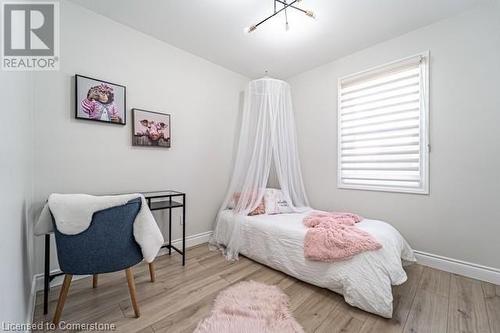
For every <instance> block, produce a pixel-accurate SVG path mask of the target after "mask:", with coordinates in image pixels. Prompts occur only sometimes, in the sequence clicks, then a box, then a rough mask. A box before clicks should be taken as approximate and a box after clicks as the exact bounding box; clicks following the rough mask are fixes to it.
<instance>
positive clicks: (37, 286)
mask: <svg viewBox="0 0 500 333" xmlns="http://www.w3.org/2000/svg"><path fill="white" fill-rule="evenodd" d="M211 235H212V231H206V232H202V233H199V234H195V235H191V236H187V237H186V248H190V247H193V246H196V245H199V244H203V243H207V242H208V241H209V239H210V236H211ZM172 245H174V246H175V247H177V248H178V249H181V248H180V247H181V246H182V238H179V239H174V240H172ZM165 253H166V249H161V250H160V252H159V253H158V255H160V256H161V255H164V254H165ZM60 272H61V270H59V269H55V270H52V271H51V272H50V273H51V274H57V273H60ZM86 277H88V276H87V275H79V276H75V277H74V278H73V279H74V280H78V279H83V278H86ZM62 280H63V279H62V277H57V278H55V279H54V280H53V281H52V282H51V284H50V286H51V287H53V286H58V285H61V284H62ZM32 288H34V291H33V290H32V294H33V295H35V294H36V292H38V291H40V290H43V273H39V274H35V275H34V276H33V286H32ZM33 298H34V297H33Z"/></svg>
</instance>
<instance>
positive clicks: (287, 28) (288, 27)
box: [285, 22, 290, 31]
mask: <svg viewBox="0 0 500 333" xmlns="http://www.w3.org/2000/svg"><path fill="white" fill-rule="evenodd" d="M285 29H286V31H288V30H290V24H288V22H286V27H285Z"/></svg>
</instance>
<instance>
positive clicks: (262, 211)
mask: <svg viewBox="0 0 500 333" xmlns="http://www.w3.org/2000/svg"><path fill="white" fill-rule="evenodd" d="M240 197H241V193H240V192H236V193H234V194H233V199H232V200H231V201H230V202H229V204H228V208H229V209H234V207H236V205H237V204H238V201H239V200H240ZM265 213H266V207H265V205H264V199H262V200H261V202H260V204H259V205H258V206H257V208H255V209H254V210H252V211H251V212H250V213H248V215H249V216H253V215H262V214H265Z"/></svg>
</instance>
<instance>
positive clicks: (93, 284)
mask: <svg viewBox="0 0 500 333" xmlns="http://www.w3.org/2000/svg"><path fill="white" fill-rule="evenodd" d="M98 276H99V275H98V274H94V275H93V276H92V288H97V277H98Z"/></svg>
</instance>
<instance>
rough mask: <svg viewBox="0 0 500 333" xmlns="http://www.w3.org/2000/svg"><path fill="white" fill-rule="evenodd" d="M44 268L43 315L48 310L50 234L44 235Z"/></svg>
mask: <svg viewBox="0 0 500 333" xmlns="http://www.w3.org/2000/svg"><path fill="white" fill-rule="evenodd" d="M44 259H45V268H44V274H43V314H44V315H46V314H47V312H48V310H49V309H48V308H49V288H50V285H49V283H50V276H49V275H50V234H46V235H45V258H44Z"/></svg>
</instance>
